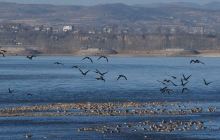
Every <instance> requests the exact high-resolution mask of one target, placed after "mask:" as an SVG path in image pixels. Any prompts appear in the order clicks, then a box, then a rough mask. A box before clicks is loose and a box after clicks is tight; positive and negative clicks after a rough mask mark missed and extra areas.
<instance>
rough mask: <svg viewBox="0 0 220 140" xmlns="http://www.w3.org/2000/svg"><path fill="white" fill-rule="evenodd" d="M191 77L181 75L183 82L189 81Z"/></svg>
mask: <svg viewBox="0 0 220 140" xmlns="http://www.w3.org/2000/svg"><path fill="white" fill-rule="evenodd" d="M191 76H192V75H189V76H185V75H184V74H183V80H185V81H188V80H189V78H190V77H191Z"/></svg>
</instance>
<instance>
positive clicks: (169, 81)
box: [162, 79, 178, 87]
mask: <svg viewBox="0 0 220 140" xmlns="http://www.w3.org/2000/svg"><path fill="white" fill-rule="evenodd" d="M162 83H171V84H172V85H173V86H175V87H176V86H178V85H176V84H175V83H174V82H173V81H171V80H167V79H164V80H163V82H162Z"/></svg>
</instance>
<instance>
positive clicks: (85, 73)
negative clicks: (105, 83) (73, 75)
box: [79, 68, 90, 76]
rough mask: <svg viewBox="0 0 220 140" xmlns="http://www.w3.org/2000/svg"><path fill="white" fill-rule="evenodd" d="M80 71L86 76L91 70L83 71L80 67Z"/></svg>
mask: <svg viewBox="0 0 220 140" xmlns="http://www.w3.org/2000/svg"><path fill="white" fill-rule="evenodd" d="M79 71H80V72H81V74H82V75H83V76H86V75H87V74H88V72H90V70H87V71H86V72H83V71H82V70H81V69H80V68H79Z"/></svg>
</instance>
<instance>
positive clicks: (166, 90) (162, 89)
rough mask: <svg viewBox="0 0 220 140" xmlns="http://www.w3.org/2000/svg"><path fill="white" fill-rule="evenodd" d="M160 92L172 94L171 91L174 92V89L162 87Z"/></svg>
mask: <svg viewBox="0 0 220 140" xmlns="http://www.w3.org/2000/svg"><path fill="white" fill-rule="evenodd" d="M160 92H161V93H168V94H170V93H172V92H173V90H172V89H169V88H168V87H164V88H161V89H160Z"/></svg>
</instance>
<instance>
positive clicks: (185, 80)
mask: <svg viewBox="0 0 220 140" xmlns="http://www.w3.org/2000/svg"><path fill="white" fill-rule="evenodd" d="M190 64H203V65H205V63H204V62H202V61H200V60H198V59H196V60H191V61H190ZM169 77H170V78H171V79H164V80H162V81H160V80H157V81H158V82H159V83H161V84H162V85H164V87H163V88H160V92H161V93H167V94H170V93H174V90H173V89H172V88H170V86H173V87H181V93H185V92H188V91H189V88H188V87H187V85H188V84H189V82H190V78H191V77H192V75H185V74H182V76H181V77H180V84H177V83H176V82H177V81H176V80H178V77H176V76H173V75H169ZM203 83H204V85H205V86H209V85H210V84H212V83H213V82H208V81H207V80H206V79H205V78H203Z"/></svg>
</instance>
